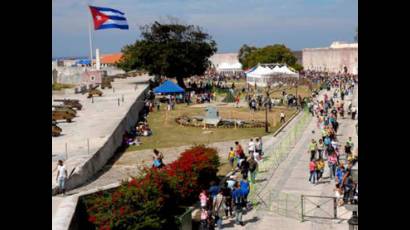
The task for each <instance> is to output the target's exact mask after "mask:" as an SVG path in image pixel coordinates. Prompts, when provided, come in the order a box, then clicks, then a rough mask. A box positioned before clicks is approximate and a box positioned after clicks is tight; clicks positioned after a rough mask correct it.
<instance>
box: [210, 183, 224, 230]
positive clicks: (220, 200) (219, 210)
mask: <svg viewBox="0 0 410 230" xmlns="http://www.w3.org/2000/svg"><path fill="white" fill-rule="evenodd" d="M224 204H225V197H224V196H223V192H222V190H219V192H218V195H216V197H215V199H214V202H213V205H212V207H213V210H212V211H213V215H214V217H215V223H216V225H217V226H218V229H222V217H223V215H224V211H225V210H224V208H223V206H224Z"/></svg>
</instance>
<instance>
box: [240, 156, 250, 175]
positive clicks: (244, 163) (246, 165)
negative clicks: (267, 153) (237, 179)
mask: <svg viewBox="0 0 410 230" xmlns="http://www.w3.org/2000/svg"><path fill="white" fill-rule="evenodd" d="M241 160H242V161H241V163H240V166H239V168H240V170H241V174H242V176H243V177H248V171H249V162H248V161H247V160H246V158H243V159H241Z"/></svg>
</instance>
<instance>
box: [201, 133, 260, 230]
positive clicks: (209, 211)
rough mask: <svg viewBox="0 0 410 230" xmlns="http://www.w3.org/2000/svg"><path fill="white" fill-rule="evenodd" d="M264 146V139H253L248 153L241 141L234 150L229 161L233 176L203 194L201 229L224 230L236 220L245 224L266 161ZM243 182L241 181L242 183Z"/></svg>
mask: <svg viewBox="0 0 410 230" xmlns="http://www.w3.org/2000/svg"><path fill="white" fill-rule="evenodd" d="M262 156H263V143H262V139H261V138H260V137H258V138H255V141H254V140H253V138H252V139H250V141H249V143H248V146H247V154H246V153H245V150H244V148H243V147H242V145H241V144H239V142H237V141H236V142H235V147H230V151H229V152H228V161H229V163H230V166H231V169H232V171H233V173H232V175H231V176H230V177H229V178H227V179H226V180H225V181H222V182H221V183H220V184H217V183H215V182H212V183H211V185H210V188H209V190H203V191H202V192H201V193H200V194H199V201H200V204H201V223H200V229H201V230H205V229H213V228H214V227H215V225H216V226H217V227H218V229H222V226H223V225H222V223H223V220H229V219H231V218H233V219H234V220H235V224H237V225H242V226H243V225H244V222H243V221H242V215H243V214H244V213H245V212H247V211H248V210H250V209H251V208H252V207H251V204H250V203H249V202H248V195H249V193H250V191H251V185H252V184H255V183H256V181H255V178H256V173H257V171H258V163H259V162H260V161H261V160H262ZM239 179H240V180H239Z"/></svg>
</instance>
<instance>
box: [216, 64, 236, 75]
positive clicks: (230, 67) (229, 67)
mask: <svg viewBox="0 0 410 230" xmlns="http://www.w3.org/2000/svg"><path fill="white" fill-rule="evenodd" d="M216 71H217V72H218V73H222V74H236V73H240V72H242V64H241V63H239V62H237V63H226V62H223V63H221V64H220V65H219V66H217V67H216Z"/></svg>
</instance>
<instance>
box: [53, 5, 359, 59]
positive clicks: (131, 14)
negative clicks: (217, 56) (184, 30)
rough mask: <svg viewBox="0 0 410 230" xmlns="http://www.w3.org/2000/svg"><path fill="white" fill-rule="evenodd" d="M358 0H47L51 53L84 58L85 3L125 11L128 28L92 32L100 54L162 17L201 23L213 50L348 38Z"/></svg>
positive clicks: (130, 39) (310, 44)
mask: <svg viewBox="0 0 410 230" xmlns="http://www.w3.org/2000/svg"><path fill="white" fill-rule="evenodd" d="M357 1H358V0H88V1H87V0H52V4H53V6H52V56H53V57H61V56H87V55H88V53H89V42H88V20H90V11H89V10H88V8H87V5H88V4H90V5H95V6H103V7H110V8H114V9H118V10H120V11H122V12H124V13H125V16H126V17H127V20H128V24H129V26H130V29H129V30H118V29H111V30H99V31H93V46H94V49H95V48H96V47H98V48H100V52H101V53H111V52H119V51H120V50H121V48H122V47H123V46H124V45H126V44H130V43H133V42H134V41H135V40H136V39H139V36H140V31H139V26H141V25H145V24H147V23H151V22H153V21H155V20H158V21H166V19H167V17H174V18H178V19H179V20H180V21H181V22H184V23H187V24H194V25H199V26H201V27H202V28H203V29H204V31H206V32H208V33H209V34H211V36H212V37H213V39H214V40H215V41H216V42H217V44H218V52H236V51H238V49H239V48H240V46H241V45H242V44H245V43H246V44H248V45H254V46H257V47H262V46H265V45H269V44H275V43H282V44H285V45H286V46H288V47H289V48H291V49H292V50H300V49H303V48H313V47H325V46H329V45H330V43H331V42H332V41H347V42H352V41H353V37H354V34H355V28H356V26H357V24H358V2H357Z"/></svg>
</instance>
